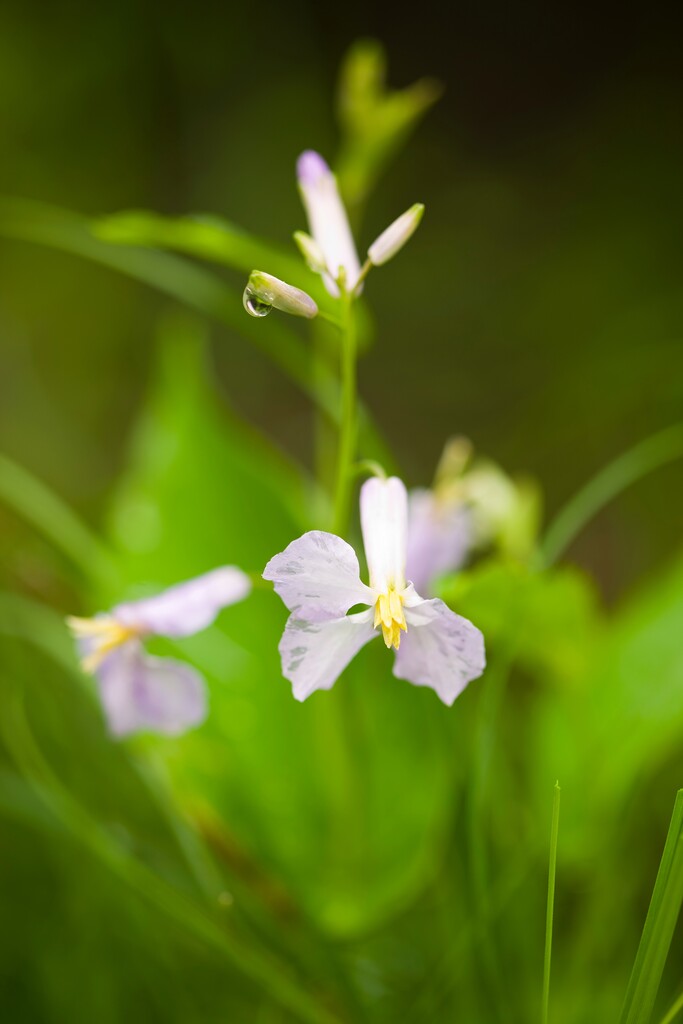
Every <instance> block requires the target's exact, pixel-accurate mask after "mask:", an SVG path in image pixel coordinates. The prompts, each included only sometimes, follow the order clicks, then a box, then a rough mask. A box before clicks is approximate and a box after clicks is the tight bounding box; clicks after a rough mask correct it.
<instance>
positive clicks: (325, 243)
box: [294, 149, 424, 297]
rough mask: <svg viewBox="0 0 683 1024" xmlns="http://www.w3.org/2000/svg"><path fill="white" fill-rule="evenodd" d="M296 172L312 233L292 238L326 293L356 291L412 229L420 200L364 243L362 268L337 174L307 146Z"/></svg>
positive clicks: (420, 208) (418, 216)
mask: <svg viewBox="0 0 683 1024" xmlns="http://www.w3.org/2000/svg"><path fill="white" fill-rule="evenodd" d="M296 169H297V178H298V180H299V189H300V191H301V198H302V199H303V203H304V207H305V209H306V215H307V217H308V224H309V227H310V231H311V235H312V236H313V237H312V238H311V237H310V236H309V235H306V234H304V232H297V233H296V234H295V236H294V238H295V241H296V243H297V245H298V246H299V248H300V249H301V251H302V253H303V255H304V258H305V260H306V262H307V263H308V265H309V266H310V267H311V269H312V270H315V271H316V272H317V273H322V275H323V280H324V282H325V287H326V288H327V290H328V292H329V293H330V294H331V295H334V296H335V297H337V296H338V295H339V293H340V289H339V281H340V279H342V281H343V286H344V288H345V290H346V291H348V292H349V293H351V292H354V291H355V292H356V293H357V292H359V291H360V288H361V285H362V281H363V279H364V277H365V275H366V274H367V272H368V270H369V269H370V266H380V265H381V264H382V263H386V262H387V260H390V259H391V257H392V256H394V255H395V254H396V253H397V252H398V250H399V249H401V248H402V247H403V246H404V245H405V243H406V242H407V241H408V239H409V238H410V236H411V235H412V234H413V232H414V231H415V230H416V228H417V226H418V224H419V223H420V220H421V219H422V214H423V213H424V206H422V204H421V203H415V204H414V205H413V206H411V208H410V209H409V210H407V211H406V212H405V213H403V214H402V215H401V216H400V217H398V218H397V220H395V221H394V222H393V224H390V225H389V227H388V228H387V229H386V230H385V231H383V232H382V234H381V235H380V236H379V237H378V238H377V239H375V241H374V242H373V243H372V245H371V246H370V248H369V249H368V262H367V263H366V265H365V266H364V267H363V268H361V265H360V260H359V259H358V253H357V251H356V245H355V243H354V240H353V235H352V233H351V228H350V226H349V219H348V217H347V215H346V210H345V208H344V203H343V202H342V198H341V196H340V194H339V189H338V188H337V179H336V178H335V176H334V174H333V173H332V171H331V170H330V168H329V167H328V166H327V164H326V162H325V161H324V160H323V158H322V157H321V156H320V154H319V153H316V152H314V151H313V150H312V149H307V150H306V152H305V153H302V154H301V156H300V157H299V160H298V162H297V168H296Z"/></svg>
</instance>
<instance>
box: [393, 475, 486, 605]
mask: <svg viewBox="0 0 683 1024" xmlns="http://www.w3.org/2000/svg"><path fill="white" fill-rule="evenodd" d="M472 542H473V536H472V519H471V514H470V511H469V509H468V508H466V507H465V506H464V505H463V504H460V503H457V502H446V501H442V500H439V499H437V498H436V497H435V495H434V493H433V492H432V491H428V490H416V491H411V492H410V495H409V498H408V560H407V563H406V575H407V577H408V579H409V580H411V582H412V583H414V585H415V588H416V589H417V590H418V591H419V592H420V593H421V594H428V593H429V592H430V587H431V584H432V583H433V582H434V580H435V579H436V578H437V577H438V576H442V575H443V574H444V573H446V572H455V570H456V569H459V568H460V567H461V566H462V565H463V563H464V561H465V559H466V557H467V554H468V552H469V550H470V547H471V545H472Z"/></svg>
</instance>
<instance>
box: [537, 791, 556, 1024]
mask: <svg viewBox="0 0 683 1024" xmlns="http://www.w3.org/2000/svg"><path fill="white" fill-rule="evenodd" d="M559 829H560V784H559V782H556V783H555V792H554V794H553V817H552V824H551V826H550V862H549V866H548V906H547V910H546V917H545V955H544V957H543V1003H542V1009H541V1024H548V1005H549V1000H550V957H551V953H552V948H553V913H554V910H555V873H556V869H557V837H558V833H559Z"/></svg>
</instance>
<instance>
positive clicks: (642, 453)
mask: <svg viewBox="0 0 683 1024" xmlns="http://www.w3.org/2000/svg"><path fill="white" fill-rule="evenodd" d="M680 458H683V423H675V424H674V425H673V426H672V427H667V428H666V430H661V431H660V432H659V433H657V434H653V435H652V436H651V437H647V438H645V440H644V441H639V442H638V444H636V445H634V447H633V448H630V449H629V450H628V451H627V452H624V453H623V454H622V455H620V456H619V457H618V458H616V459H614V461H613V462H610V463H609V465H607V466H605V467H604V468H603V469H601V470H600V471H599V472H598V473H597V474H596V475H595V476H594V477H593V478H592V480H589V481H588V483H587V484H586V485H585V486H584V487H582V488H581V490H580V491H579V492H578V493H577V494H576V495H574V497H573V498H572V499H571V500H570V501H569V502H568V503H567V504H566V505H565V506H564V507H563V508H562V509H561V510H560V512H559V513H558V515H557V516H556V517H555V519H554V520H553V521H552V523H551V524H550V526H549V527H548V529H547V530H546V533H545V537H544V538H543V540H542V542H541V548H540V551H539V558H540V563H541V566H542V567H543V568H547V567H548V566H550V565H553V564H554V563H555V562H556V561H557V560H558V558H561V557H562V555H563V554H564V552H565V551H566V549H567V548H568V547H569V545H570V544H571V543H572V541H573V540H574V539H575V537H576V536H577V535H578V534H579V533H580V532H581V530H582V529H583V528H584V526H585V525H586V524H587V523H589V522H590V520H591V519H592V518H593V516H595V515H596V514H597V513H598V512H600V511H601V509H602V508H604V506H605V505H607V504H608V503H609V502H610V501H612V500H613V499H614V498H616V497H618V495H620V494H621V493H622V491H625V490H626V489H627V488H628V487H630V486H631V485H632V484H635V483H637V482H638V480H641V479H642V478H643V477H644V476H647V475H648V473H652V472H653V471H654V470H655V469H658V468H659V467H660V466H665V465H666V464H667V463H668V462H674V461H675V460H676V459H680Z"/></svg>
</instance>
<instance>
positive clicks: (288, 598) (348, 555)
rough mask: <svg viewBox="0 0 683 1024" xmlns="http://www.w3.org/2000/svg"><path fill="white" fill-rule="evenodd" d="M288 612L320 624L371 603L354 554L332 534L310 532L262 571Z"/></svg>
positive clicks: (272, 560) (319, 531)
mask: <svg viewBox="0 0 683 1024" xmlns="http://www.w3.org/2000/svg"><path fill="white" fill-rule="evenodd" d="M263 578H264V579H265V580H272V582H273V583H274V584H275V590H276V592H277V593H278V594H279V595H280V597H281V598H282V600H283V601H284V603H285V604H286V605H287V607H288V608H289V610H290V612H296V615H297V618H299V619H310V620H311V621H312V622H320V621H322V620H324V619H336V618H339V616H340V615H345V614H346V612H347V611H348V610H349V608H352V607H353V605H354V604H367V605H370V604H372V603H373V595H372V592H371V591H370V588H369V587H366V586H365V584H364V583H362V582H361V579H360V568H359V566H358V558H357V557H356V552H355V551H354V550H353V548H352V547H351V545H350V544H347V543H346V541H345V540H342V539H341V537H337V536H335V534H333V533H324V532H323V531H322V530H311V531H310V532H309V533H305V534H304V535H303V536H302V537H298V538H297V539H296V540H293V541H292V543H291V544H288V546H287V547H286V548H285V550H284V551H282V552H281V553H280V554H279V555H275V556H274V557H273V558H271V560H270V561H269V562H268V565H267V566H266V567H265V569H264V570H263Z"/></svg>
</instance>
